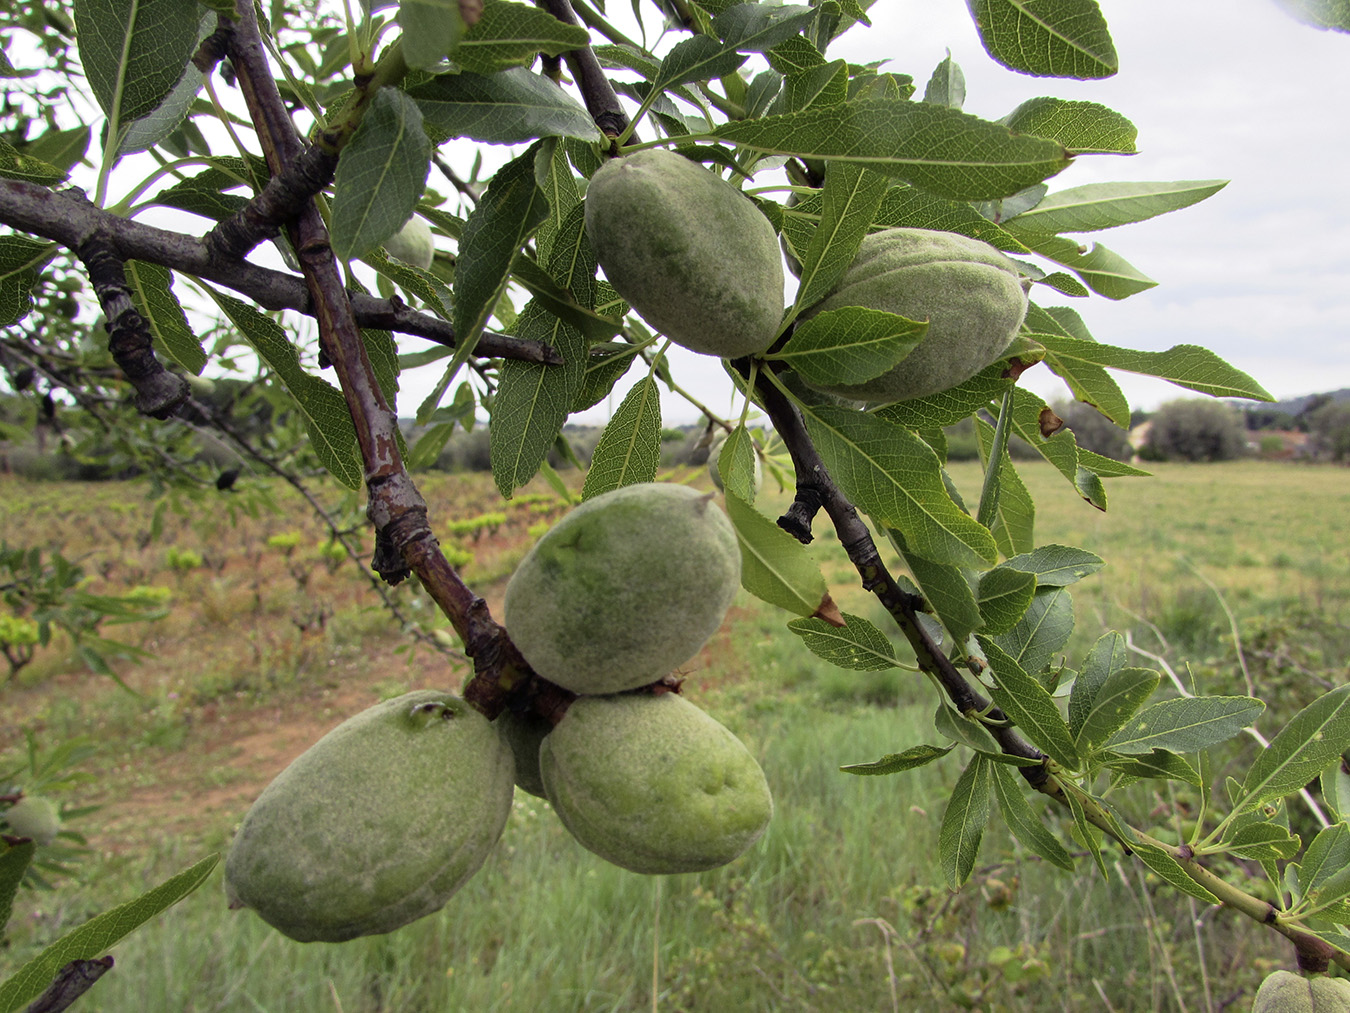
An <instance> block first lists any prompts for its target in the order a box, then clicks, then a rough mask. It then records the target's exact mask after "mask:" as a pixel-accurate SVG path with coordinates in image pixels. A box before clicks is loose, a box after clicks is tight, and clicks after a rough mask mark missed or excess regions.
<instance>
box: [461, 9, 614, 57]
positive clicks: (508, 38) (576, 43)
mask: <svg viewBox="0 0 1350 1013" xmlns="http://www.w3.org/2000/svg"><path fill="white" fill-rule="evenodd" d="M590 41H591V37H590V33H589V32H587V31H586V29H585V28H582V27H581V26H580V25H567V24H563V22H561V21H559V20H558V19H557V18H555V17H554V16H553V15H552V14H549V13H548V12H547V11H543V10H540V9H538V8H537V7H534V6H533V5H531V4H523V3H511V2H509V0H486V2H485V3H484V4H483V14H482V16H481V17H480V18H479V19H478V21H477V22H476V23H475V24H474V25H473V26H472V27H471V28H470V29H469V30H468V31H467V32H465V33H464V37H463V38H462V39H461V40H460V42H459V45H458V46H456V47H455V56H454V62H455V63H457V64H459V69H460V70H464V71H468V72H469V73H471V74H495V73H496V72H497V71H499V70H506V69H507V68H508V67H528V66H529V65H530V64H531V63H532V62H533V61H534V59H535V58H536V57H537V56H538V55H539V54H540V53H547V54H548V55H549V56H561V55H562V54H563V53H566V52H569V51H570V50H573V49H582V48H584V47H586V46H587V45H589V44H590Z"/></svg>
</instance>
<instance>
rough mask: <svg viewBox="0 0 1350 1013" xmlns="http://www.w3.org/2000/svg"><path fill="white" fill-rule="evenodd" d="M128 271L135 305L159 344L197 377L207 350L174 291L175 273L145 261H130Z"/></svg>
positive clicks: (128, 281)
mask: <svg viewBox="0 0 1350 1013" xmlns="http://www.w3.org/2000/svg"><path fill="white" fill-rule="evenodd" d="M126 272H127V284H128V285H129V286H130V288H131V293H132V296H133V298H134V299H135V301H136V308H137V309H138V310H140V313H141V316H142V317H144V318H145V322H146V325H147V326H148V327H149V329H150V334H151V336H152V337H153V338H154V339H155V342H156V344H158V345H159V347H160V348H162V349H163V350H164V351H165V352H167V353H168V355H169V358H171V359H173V361H174V362H176V363H178V365H180V366H182V367H183V368H184V369H186V370H187V371H188V372H189V373H191V374H193V375H194V376H196V375H197V374H199V373H201V371H202V367H203V366H205V365H206V352H205V351H204V350H203V349H202V343H201V341H200V340H198V338H197V335H195V334H193V333H192V328H191V326H189V324H188V320H187V314H186V313H184V312H183V307H182V306H181V305H179V302H178V297H177V296H175V295H174V294H173V273H172V272H171V271H170V270H169V269H168V268H167V267H161V266H160V265H158V264H150V263H147V262H145V261H143V260H128V261H127V262H126Z"/></svg>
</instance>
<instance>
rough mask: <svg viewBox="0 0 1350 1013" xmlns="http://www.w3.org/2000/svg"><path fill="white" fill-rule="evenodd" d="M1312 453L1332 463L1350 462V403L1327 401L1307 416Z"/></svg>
mask: <svg viewBox="0 0 1350 1013" xmlns="http://www.w3.org/2000/svg"><path fill="white" fill-rule="evenodd" d="M1307 420H1308V433H1309V435H1310V436H1311V437H1312V445H1313V452H1314V453H1315V454H1316V455H1317V456H1318V457H1329V458H1331V459H1332V460H1333V461H1350V401H1328V402H1326V403H1325V404H1323V405H1321V406H1320V407H1319V408H1316V409H1314V410H1313V411H1311V412H1309V413H1308V414H1307Z"/></svg>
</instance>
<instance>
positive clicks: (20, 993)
mask: <svg viewBox="0 0 1350 1013" xmlns="http://www.w3.org/2000/svg"><path fill="white" fill-rule="evenodd" d="M219 860H220V856H219V855H208V856H207V857H206V858H203V859H202V860H201V861H200V862H198V863H197V864H196V865H194V866H192V867H191V868H189V869H185V870H184V871H182V872H180V873H178V875H176V876H173V877H171V878H169V879H166V880H165V881H164V882H163V883H161V884H159V886H157V887H154V888H153V889H151V890H149V891H147V892H146V893H143V894H141V896H139V897H137V898H136V899H135V900H132V901H128V902H127V903H125V904H120V905H118V906H117V907H115V908H111V909H110V910H108V911H104V912H103V913H102V914H99V915H95V916H94V917H93V918H91V919H89V920H88V921H87V922H85V923H84V924H83V925H81V926H79V927H78V928H76V929H74V930H73V931H71V932H68V933H66V934H65V935H64V936H62V937H61V938H60V939H58V940H57V941H56V942H54V943H52V944H51V945H50V946H48V947H47V948H46V949H45V950H43V951H42V952H41V953H39V954H38V955H37V956H36V957H34V958H33V959H32V960H30V961H28V963H26V964H24V965H23V966H22V967H20V968H19V969H18V970H17V971H15V972H14V974H13V975H11V976H10V977H9V978H7V979H5V981H3V982H0V1013H12V1011H14V1010H16V1009H18V1008H19V1007H20V1006H22V1005H23V1004H24V1003H26V1002H28V1001H29V1000H31V999H33V998H34V997H35V996H37V995H38V994H39V993H40V992H41V991H42V990H43V989H44V988H46V987H47V985H48V984H50V983H51V980H52V978H54V977H55V976H56V972H57V971H59V970H60V969H61V968H62V967H63V966H65V965H66V964H68V963H69V962H70V961H72V960H90V959H92V958H94V957H97V956H98V955H99V954H102V953H106V952H107V951H108V949H109V948H110V947H112V945H113V944H114V943H116V942H117V941H118V940H120V939H122V938H123V937H124V936H126V935H128V934H129V933H131V932H132V931H134V930H135V929H137V928H139V927H140V926H141V925H143V924H144V923H145V922H147V921H149V920H150V919H151V918H153V917H155V915H157V914H159V913H160V912H161V911H164V910H165V909H167V908H169V907H172V906H173V905H174V904H176V903H177V902H178V901H180V900H182V899H183V898H184V897H186V896H187V895H188V894H190V893H191V892H192V891H193V890H195V889H197V887H199V886H201V885H202V883H203V882H204V881H205V880H206V877H207V876H208V875H209V874H210V872H211V870H212V869H213V868H215V865H216V862H218V861H219Z"/></svg>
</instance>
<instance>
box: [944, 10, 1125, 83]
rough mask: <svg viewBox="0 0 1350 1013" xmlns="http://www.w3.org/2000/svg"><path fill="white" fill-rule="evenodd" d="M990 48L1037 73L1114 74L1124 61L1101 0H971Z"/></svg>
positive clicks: (1001, 57) (1003, 59)
mask: <svg viewBox="0 0 1350 1013" xmlns="http://www.w3.org/2000/svg"><path fill="white" fill-rule="evenodd" d="M966 6H967V7H969V8H970V16H971V17H972V18H974V19H975V27H976V28H978V29H979V31H980V41H981V42H982V43H984V48H985V50H986V51H987V52H988V53H989V55H990V56H992V57H993V58H994V59H995V60H997V61H998V62H999V63H1001V64H1003V66H1005V67H1007V68H1009V69H1010V70H1020V71H1022V72H1024V73H1027V74H1034V75H1036V76H1037V77H1073V78H1079V79H1081V80H1086V79H1092V78H1102V77H1110V76H1111V75H1113V74H1114V73H1115V72H1116V70H1117V68H1118V66H1119V61H1118V60H1117V58H1116V47H1115V45H1114V44H1113V43H1112V42H1111V33H1110V32H1109V31H1108V30H1107V27H1106V19H1105V18H1103V17H1102V13H1101V10H1100V9H1099V8H1098V7H1097V3H1096V0H966Z"/></svg>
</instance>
